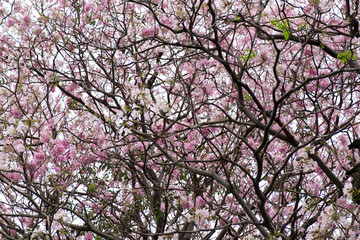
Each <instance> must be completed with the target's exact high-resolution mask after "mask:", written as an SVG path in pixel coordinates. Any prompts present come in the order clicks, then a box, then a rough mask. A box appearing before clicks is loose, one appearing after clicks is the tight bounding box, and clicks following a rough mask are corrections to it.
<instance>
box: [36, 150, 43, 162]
mask: <svg viewBox="0 0 360 240" xmlns="http://www.w3.org/2000/svg"><path fill="white" fill-rule="evenodd" d="M34 160H35V161H37V162H42V161H44V160H45V153H44V152H43V151H40V152H36V153H34Z"/></svg>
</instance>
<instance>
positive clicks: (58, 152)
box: [54, 144, 65, 155]
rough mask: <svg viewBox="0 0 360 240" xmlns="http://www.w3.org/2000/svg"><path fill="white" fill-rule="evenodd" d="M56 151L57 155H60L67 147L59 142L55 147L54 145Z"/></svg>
mask: <svg viewBox="0 0 360 240" xmlns="http://www.w3.org/2000/svg"><path fill="white" fill-rule="evenodd" d="M54 152H55V154H56V155H60V154H63V153H64V152H65V147H64V146H63V145H61V144H57V145H56V146H55V147H54Z"/></svg>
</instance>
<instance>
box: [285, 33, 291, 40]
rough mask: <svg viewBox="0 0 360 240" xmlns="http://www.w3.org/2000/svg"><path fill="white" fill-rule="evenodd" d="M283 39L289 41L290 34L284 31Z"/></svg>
mask: <svg viewBox="0 0 360 240" xmlns="http://www.w3.org/2000/svg"><path fill="white" fill-rule="evenodd" d="M284 37H285V40H286V41H287V40H289V37H290V32H288V31H285V32H284Z"/></svg>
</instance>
